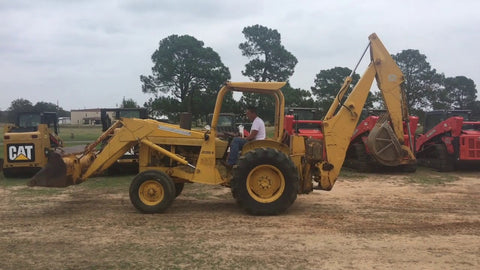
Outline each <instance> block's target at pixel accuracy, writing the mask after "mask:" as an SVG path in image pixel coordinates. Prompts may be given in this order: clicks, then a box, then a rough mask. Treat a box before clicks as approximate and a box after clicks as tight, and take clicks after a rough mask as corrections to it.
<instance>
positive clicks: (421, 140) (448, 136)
mask: <svg viewBox="0 0 480 270" xmlns="http://www.w3.org/2000/svg"><path fill="white" fill-rule="evenodd" d="M470 115H471V112H470V111H467V110H452V111H432V112H427V113H426V114H425V124H424V133H423V134H422V135H420V136H419V137H418V138H417V140H416V147H415V150H416V156H417V158H418V161H419V163H420V164H422V165H425V166H428V167H432V168H434V169H436V170H438V171H443V172H447V171H453V170H455V168H458V167H473V166H476V167H477V168H478V165H480V122H474V121H468V120H469V119H470Z"/></svg>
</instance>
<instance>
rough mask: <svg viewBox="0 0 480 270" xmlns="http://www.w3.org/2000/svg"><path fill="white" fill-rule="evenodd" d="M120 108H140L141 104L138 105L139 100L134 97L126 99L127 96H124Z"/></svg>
mask: <svg viewBox="0 0 480 270" xmlns="http://www.w3.org/2000/svg"><path fill="white" fill-rule="evenodd" d="M120 108H140V106H138V104H137V102H136V101H135V100H133V99H132V98H127V99H125V97H123V100H122V105H120Z"/></svg>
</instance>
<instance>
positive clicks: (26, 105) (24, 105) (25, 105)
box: [8, 98, 34, 123]
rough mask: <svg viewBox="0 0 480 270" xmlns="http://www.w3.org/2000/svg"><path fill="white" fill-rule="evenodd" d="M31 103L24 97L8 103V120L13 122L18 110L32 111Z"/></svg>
mask: <svg viewBox="0 0 480 270" xmlns="http://www.w3.org/2000/svg"><path fill="white" fill-rule="evenodd" d="M33 111H34V108H33V104H32V102H31V101H30V100H27V99H24V98H18V99H15V100H13V101H12V103H10V107H8V121H9V122H11V123H13V122H15V120H16V119H15V118H16V117H17V114H18V113H19V112H33Z"/></svg>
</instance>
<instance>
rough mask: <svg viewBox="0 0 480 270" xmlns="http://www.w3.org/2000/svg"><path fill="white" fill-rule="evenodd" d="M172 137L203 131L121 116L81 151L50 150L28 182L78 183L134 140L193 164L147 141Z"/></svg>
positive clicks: (199, 136)
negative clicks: (72, 152) (60, 151)
mask: <svg viewBox="0 0 480 270" xmlns="http://www.w3.org/2000/svg"><path fill="white" fill-rule="evenodd" d="M172 137H176V138H183V139H186V140H201V141H203V140H204V134H203V133H201V132H194V131H189V130H184V129H181V128H179V127H178V126H175V125H170V124H165V123H159V122H157V121H154V120H149V119H136V118H122V119H121V120H119V121H117V122H115V124H114V125H112V126H111V127H110V128H109V129H108V130H106V131H105V132H104V133H103V134H102V135H101V136H100V137H99V138H98V139H97V140H96V141H95V142H94V143H92V144H90V145H88V146H87V147H86V148H85V150H84V151H83V152H82V153H79V154H78V153H77V154H70V155H66V156H63V157H59V155H58V154H56V153H51V155H54V156H53V158H49V162H48V163H47V165H46V166H45V167H44V168H43V169H42V170H41V171H40V172H38V173H37V174H36V175H35V176H34V177H33V178H32V179H31V181H30V182H29V185H30V186H54V187H63V186H68V185H72V184H79V183H82V182H84V181H85V180H86V179H87V178H89V177H90V176H92V175H94V174H98V173H101V172H103V171H104V170H106V169H107V168H108V167H110V166H111V165H112V164H113V163H114V162H115V161H116V160H118V159H119V158H120V157H121V156H122V155H123V154H125V152H127V151H128V150H129V149H131V148H132V147H133V146H135V145H136V144H144V145H146V146H148V147H150V148H152V149H153V150H154V151H157V152H160V153H161V154H163V155H165V156H168V157H169V158H171V159H173V160H175V161H177V162H179V163H180V164H183V165H189V166H191V167H194V166H193V165H191V164H189V163H188V162H187V161H186V160H185V158H184V157H181V156H179V155H176V154H174V153H171V152H170V151H168V150H166V149H164V148H162V147H160V146H158V145H156V144H155V143H153V142H152V141H151V140H154V139H158V138H172ZM104 142H106V144H105V145H104V147H102V149H101V150H97V147H98V146H99V145H100V144H102V143H104ZM50 159H51V160H50ZM62 170H63V171H62Z"/></svg>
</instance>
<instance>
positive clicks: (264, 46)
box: [140, 25, 480, 120]
mask: <svg viewBox="0 0 480 270" xmlns="http://www.w3.org/2000/svg"><path fill="white" fill-rule="evenodd" d="M242 33H243V34H244V36H245V42H242V43H240V44H239V46H238V48H239V49H240V51H241V53H242V55H243V56H245V57H247V58H248V59H249V62H248V63H247V64H246V65H245V69H244V70H242V74H243V75H244V76H246V77H248V78H249V79H250V80H251V81H255V82H269V81H286V82H288V81H289V79H290V77H291V76H292V75H293V74H294V69H295V66H296V64H297V63H298V60H297V58H296V57H295V56H294V55H293V54H292V53H291V52H289V51H288V50H287V49H286V48H285V47H284V46H283V45H282V43H281V35H280V33H279V32H278V31H277V30H275V29H270V28H267V27H265V26H262V25H253V26H248V27H245V28H244V29H243V31H242ZM392 56H393V58H394V59H395V61H396V62H397V64H398V66H399V67H400V69H401V70H402V72H403V73H404V76H405V83H404V85H403V87H404V89H405V92H406V95H407V103H408V107H409V110H410V112H411V114H412V115H418V116H421V115H423V112H424V111H429V110H435V109H468V110H473V111H474V113H480V102H479V101H476V99H477V89H476V85H475V83H474V81H473V80H472V79H470V78H467V77H465V76H456V77H446V76H445V75H444V74H443V73H439V72H437V70H436V69H434V68H432V67H431V65H430V64H429V63H428V61H427V57H426V56H425V55H424V54H422V53H420V51H418V50H414V49H408V50H403V51H401V52H399V53H397V54H395V55H392ZM151 59H152V62H153V64H154V65H153V67H152V74H151V75H141V76H140V80H141V82H142V91H143V92H144V93H147V94H151V95H152V97H151V98H150V99H149V100H148V102H146V104H145V106H146V107H147V108H149V109H150V110H151V111H152V112H155V113H157V114H160V115H166V116H168V117H169V118H175V117H176V116H178V114H179V113H180V112H190V113H192V114H193V116H194V117H195V118H199V117H202V116H204V115H207V114H208V113H211V112H212V111H213V108H214V105H215V98H216V93H217V91H218V89H220V88H221V86H222V84H223V83H224V82H225V81H227V80H229V79H230V77H231V76H230V72H229V69H228V67H226V66H225V65H224V64H223V63H222V61H221V59H220V56H219V55H218V53H216V52H215V51H214V50H213V49H212V48H209V47H205V45H204V43H203V42H202V41H199V40H197V39H196V38H195V37H192V36H189V35H182V36H179V35H171V36H168V37H166V38H164V39H162V40H161V41H160V42H159V47H158V49H157V50H156V51H155V52H154V53H153V55H152V58H151ZM351 72H352V70H350V69H349V68H347V67H333V68H331V69H327V70H320V71H319V73H318V74H316V76H315V78H314V85H313V86H312V87H311V89H309V90H305V89H300V88H294V87H292V86H291V85H290V84H289V83H287V85H286V87H284V88H283V89H282V91H283V93H284V95H285V102H286V106H297V107H316V108H319V109H320V110H322V111H326V110H328V107H329V106H330V104H331V102H332V100H333V98H334V97H335V95H336V93H337V91H338V89H339V88H340V87H341V85H342V84H343V80H344V78H345V77H346V76H348V75H350V73H351ZM359 79H360V76H359V75H358V74H356V73H354V74H353V81H352V86H353V85H355V83H356V82H357V81H358V80H359ZM379 100H380V97H379V93H370V95H369V98H368V100H367V103H366V106H365V107H366V108H372V109H373V108H380V107H381V106H382V105H381V103H379V102H378V101H379ZM273 104H274V101H273V100H272V99H270V98H269V97H265V96H259V95H254V94H245V95H243V96H242V97H241V98H240V100H239V101H238V102H237V101H235V100H234V99H233V97H232V96H228V97H227V98H226V100H225V103H224V106H223V107H222V108H224V110H228V111H229V112H234V113H241V112H243V110H244V108H245V107H247V106H256V107H258V109H259V111H260V114H261V115H264V117H265V118H266V119H267V120H272V119H269V117H270V116H273V113H272V111H273Z"/></svg>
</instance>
